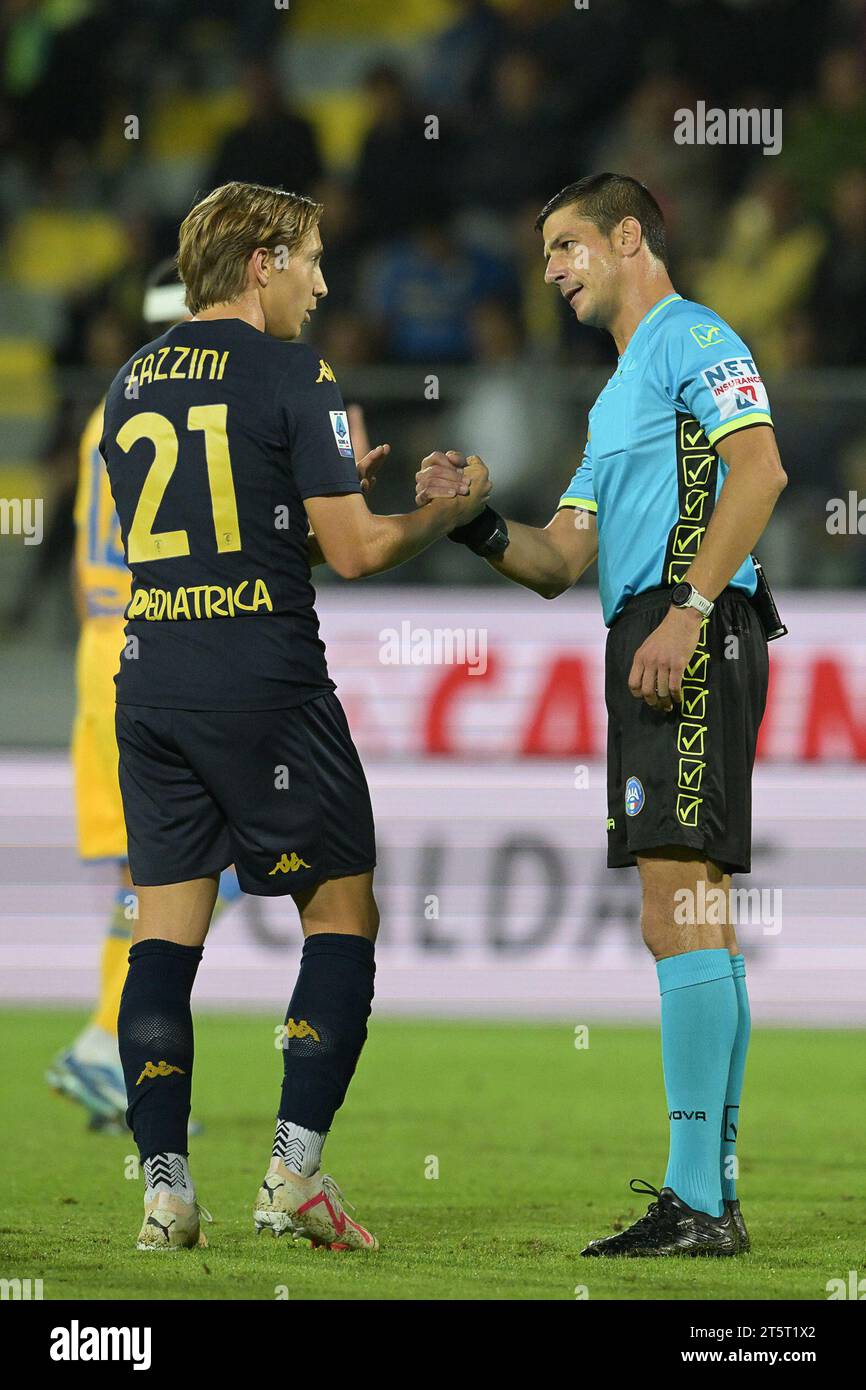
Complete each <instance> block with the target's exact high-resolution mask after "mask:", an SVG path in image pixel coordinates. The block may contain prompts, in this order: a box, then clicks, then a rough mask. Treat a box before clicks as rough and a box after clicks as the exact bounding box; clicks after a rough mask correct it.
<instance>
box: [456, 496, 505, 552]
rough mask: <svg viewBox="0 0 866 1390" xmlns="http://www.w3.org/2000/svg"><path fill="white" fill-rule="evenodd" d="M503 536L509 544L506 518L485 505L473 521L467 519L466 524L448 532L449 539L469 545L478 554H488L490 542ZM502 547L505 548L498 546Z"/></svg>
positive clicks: (498, 546) (497, 548)
mask: <svg viewBox="0 0 866 1390" xmlns="http://www.w3.org/2000/svg"><path fill="white" fill-rule="evenodd" d="M503 536H504V537H505V540H506V544H507V539H508V527H507V526H506V524H505V518H504V517H502V516H500V515H499V513H498V512H495V511H494V510H493V508H492V507H485V508H484V510H483V511H482V512H479V514H478V516H476V517H473V519H472V521H467V523H466V525H465V526H456V527H455V528H454V530H453V531H449V532H448V539H449V541H456V542H457V544H458V545H466V546H468V547H469V549H470V550H472V551H474V552H475V554H476V555H486V554H487V553H488V548H489V546H490V543H491V542H492V541H496V540H498V539H499V538H501V537H503ZM500 548H501V549H504V546H501V545H497V546H496V550H499V549H500Z"/></svg>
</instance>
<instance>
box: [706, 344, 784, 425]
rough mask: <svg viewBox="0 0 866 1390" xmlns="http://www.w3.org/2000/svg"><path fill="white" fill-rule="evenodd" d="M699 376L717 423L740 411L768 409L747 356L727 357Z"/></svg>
mask: <svg viewBox="0 0 866 1390" xmlns="http://www.w3.org/2000/svg"><path fill="white" fill-rule="evenodd" d="M701 376H702V377H703V379H704V381H705V382H706V384H707V386H708V387H709V388H710V390H711V391H712V393H713V400H714V401H715V403H716V405H717V406H718V410H719V419H720V420H729V419H730V418H731V416H733V415H736V414H738V413H739V412H740V411H743V410H769V409H770V402H769V401H768V399H767V391H766V388H765V386H764V383H763V381H762V380H761V378H760V376H759V375H758V369H757V367H756V366H755V363H754V361H753V360H752V358H751V357H727V358H725V360H724V361H723V362H716V364H715V366H713V367H708V368H707V369H706V371H704V372H701Z"/></svg>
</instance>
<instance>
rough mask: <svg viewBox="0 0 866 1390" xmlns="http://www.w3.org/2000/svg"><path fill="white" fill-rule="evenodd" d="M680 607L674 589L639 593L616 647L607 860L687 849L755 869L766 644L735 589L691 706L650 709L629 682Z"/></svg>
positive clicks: (714, 626) (715, 627)
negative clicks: (642, 654) (636, 663)
mask: <svg viewBox="0 0 866 1390" xmlns="http://www.w3.org/2000/svg"><path fill="white" fill-rule="evenodd" d="M669 608H670V589H669V588H664V589H652V590H649V591H647V592H646V593H643V594H638V595H637V597H636V598H633V599H631V600H630V602H629V603H628V604H627V605H626V607H625V609H624V610H623V612H622V613H621V615H620V616H619V617H618V618H617V619H616V621H615V622H614V623H613V625H612V627H611V629H610V631H609V633H608V638H607V650H606V654H605V698H606V702H607V711H608V739H607V796H608V812H607V814H608V822H607V863H608V868H611V869H620V868H625V867H626V866H627V865H632V864H635V863H636V862H637V861H636V857H635V856H636V855H638V854H641V853H643V852H644V851H646V850H650V849H662V848H664V847H665V846H668V845H676V846H684V847H687V848H690V849H693V850H695V851H696V852H697V853H698V854H699V855H702V856H705V857H706V858H707V859H711V860H713V861H714V862H715V863H717V864H719V865H720V866H721V867H722V868H723V869H724V870H725V871H726V872H728V873H748V872H749V870H750V867H751V848H752V767H753V764H754V761H755V745H756V743H757V738H758V728H759V726H760V723H761V719H762V717H763V714H764V706H765V704H766V701H767V677H768V659H767V641H766V638H765V636H764V631H763V628H762V627H761V624H760V622H759V620H758V616H757V614H756V613H755V610H754V608H753V607H752V605H751V603H750V602H749V600H748V598H747V597H746V596H745V594H743V593H741V592H739V591H738V590H735V589H726V590H725V591H724V592H723V593H722V594H720V595H719V597H718V599H717V600H716V605H715V607H714V609H713V611H712V613H711V614H710V616H709V618H707V619H705V620H704V622H703V623H702V624H701V632H700V637H699V639H698V645H697V647H696V649H695V654H694V656H693V658H692V660H691V663H690V664H689V666H688V668H687V670H686V673H685V676H684V677H683V701H682V705H680V706H677V705H676V704H675V705H674V708H673V711H672V712H671V713H670V714H663V713H661V712H660V711H658V710H654V709H650V707H649V705H647V704H646V702H645V701H644V700H636V699H635V698H634V696H633V695H632V694H631V691H630V690H629V688H628V675H629V671H630V670H631V666H632V661H633V659H634V654H635V652H636V651H637V649H638V647H640V645H641V644H642V643H643V642H644V641H645V640H646V638H647V637H649V635H650V633H651V632H652V631H653V630H654V629H655V628H657V627H658V625H659V623H660V622H661V621H662V619H663V618H664V616H665V614H666V613H667V611H668V609H669Z"/></svg>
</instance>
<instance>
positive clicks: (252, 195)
mask: <svg viewBox="0 0 866 1390" xmlns="http://www.w3.org/2000/svg"><path fill="white" fill-rule="evenodd" d="M321 215H322V204H321V203H316V202H314V201H313V199H312V198H306V197H304V195H303V194H302V193H287V192H286V191H285V189H282V188H266V187H265V186H264V185H263V184H259V183H224V184H223V185H222V187H221V188H215V189H214V190H213V192H212V193H208V195H207V197H205V198H202V199H201V200H200V202H198V203H196V204H195V206H194V207H193V208H191V209H190V211H189V212H188V213H187V215H186V217H185V218H184V220H183V222H182V223H181V226H180V237H179V243H178V253H177V268H178V271H179V272H180V278H181V280H182V281H183V283H184V285H185V286H186V302H187V306H188V308H189V311H190V313H192V314H197V313H199V311H200V310H202V309H209V308H210V307H211V305H213V304H229V303H231V302H232V300H234V299H237V298H238V296H239V295H240V294H242V293H243V290H244V286H245V284H246V273H247V261H248V260H249V258H250V256H251V255H252V253H253V251H255V249H256V247H257V246H267V247H271V248H277V247H279V248H280V249H281V251H282V252H283V255H284V256H285V258H286V259H288V258H289V257H290V256H292V255H294V253H295V252H296V251H297V249H298V247H299V246H300V245H301V243H302V242H303V241H304V239H305V237H306V236H307V235H308V233H309V232H311V231H312V229H313V227H315V226H316V225H317V223H318V221H319V218H320V217H321Z"/></svg>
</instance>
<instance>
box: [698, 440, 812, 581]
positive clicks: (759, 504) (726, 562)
mask: <svg viewBox="0 0 866 1390" xmlns="http://www.w3.org/2000/svg"><path fill="white" fill-rule="evenodd" d="M786 482H787V479H786V477H785V474H784V472H782V471H781V469H778V470H774V469H773V468H772V467H771V466H767V467H760V468H754V469H751V468H744V469H738V470H736V471H734V470H731V472H730V473H728V476H727V477H726V479H725V481H724V484H723V486H722V490H721V492H720V493H719V497H718V500H717V502H716V505H715V509H714V511H713V515H712V517H711V518H710V524H709V526H708V527H707V531H706V535H705V536H704V539H703V541H702V542H701V548H700V550H699V551H698V554H697V555H696V557H695V560H694V562H693V564H692V565H691V566H690V567H689V571H688V573H687V574H686V576H685V578H686V579H687V580H688V582H689V583H690V584H693V585H694V587H695V588H696V589H697V591H698V593H699V594H703V596H704V598H709V599H715V598H717V597H718V596H719V594H720V593H721V592H722V590H723V589H724V588H725V587H726V586H727V585H728V584H729V583H730V582H731V580H732V579H733V577H734V575H735V574H736V572H737V570H738V569H739V568H740V566H741V565H742V563H743V561H744V560H745V559H746V558H747V557H748V556H749V555H751V553H752V550H753V549H754V547H755V546H756V545H757V543H758V541H759V540H760V538H761V536H762V534H763V532H764V530H765V528H766V525H767V522H768V521H769V520H770V517H771V516H772V514H773V509H774V507H775V505H776V502H777V501H778V499H779V496H780V494H781V492H782V490H783V489H784V487H785V484H786Z"/></svg>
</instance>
